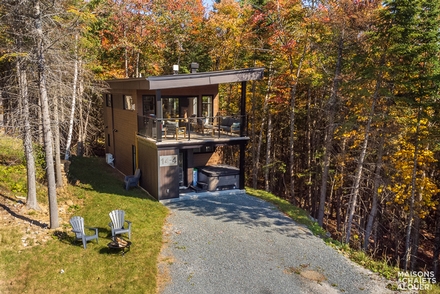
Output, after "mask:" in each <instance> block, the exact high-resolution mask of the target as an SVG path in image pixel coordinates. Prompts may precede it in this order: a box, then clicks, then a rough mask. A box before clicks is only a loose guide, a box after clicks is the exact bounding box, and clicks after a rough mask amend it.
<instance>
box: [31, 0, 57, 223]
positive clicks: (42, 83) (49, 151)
mask: <svg viewBox="0 0 440 294" xmlns="http://www.w3.org/2000/svg"><path fill="white" fill-rule="evenodd" d="M33 4H34V9H35V27H36V39H37V52H36V55H37V56H36V57H37V64H38V75H39V83H38V88H39V92H40V100H41V115H42V125H43V140H44V151H45V158H46V175H47V190H48V197H49V217H50V228H51V229H56V228H58V227H59V220H58V204H57V190H56V186H55V171H54V163H53V148H52V143H53V138H52V130H51V125H50V113H49V101H48V100H49V99H48V95H47V88H46V71H47V69H46V61H45V56H44V52H45V48H44V35H43V28H42V15H41V11H40V0H34V3H33Z"/></svg>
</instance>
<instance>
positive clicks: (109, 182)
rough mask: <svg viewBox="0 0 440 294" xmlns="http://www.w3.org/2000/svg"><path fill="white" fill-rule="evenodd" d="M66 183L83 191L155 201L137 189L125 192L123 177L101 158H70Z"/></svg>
mask: <svg viewBox="0 0 440 294" xmlns="http://www.w3.org/2000/svg"><path fill="white" fill-rule="evenodd" d="M68 181H69V183H70V184H71V185H73V186H80V187H81V188H82V189H84V190H89V191H96V192H99V193H107V194H114V195H119V196H126V197H134V198H142V199H149V200H153V201H156V200H155V199H154V198H153V197H152V196H151V195H149V194H148V193H147V192H145V191H143V190H142V189H139V188H131V189H130V190H128V191H126V190H125V185H124V175H123V174H122V173H120V172H119V171H118V170H117V169H114V168H112V167H111V166H110V165H108V164H107V163H106V162H105V158H101V157H87V158H84V157H74V156H73V157H72V158H71V164H70V167H69V172H68Z"/></svg>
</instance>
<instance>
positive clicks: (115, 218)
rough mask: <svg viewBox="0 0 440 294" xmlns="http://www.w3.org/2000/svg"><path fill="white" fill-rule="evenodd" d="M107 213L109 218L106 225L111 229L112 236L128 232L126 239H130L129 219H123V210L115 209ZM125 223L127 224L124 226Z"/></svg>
mask: <svg viewBox="0 0 440 294" xmlns="http://www.w3.org/2000/svg"><path fill="white" fill-rule="evenodd" d="M108 215H109V216H110V219H111V222H110V223H109V224H108V225H109V226H110V228H111V229H112V237H113V238H114V237H115V236H116V235H121V234H125V233H128V239H131V221H128V220H125V211H123V210H120V209H117V210H113V211H112V212H110V213H109V214H108ZM125 223H127V226H124V224H125Z"/></svg>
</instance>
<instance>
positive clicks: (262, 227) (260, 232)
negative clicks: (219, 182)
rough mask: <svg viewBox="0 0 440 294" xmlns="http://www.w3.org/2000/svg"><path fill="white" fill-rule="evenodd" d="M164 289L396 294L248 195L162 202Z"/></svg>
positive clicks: (171, 293)
mask: <svg viewBox="0 0 440 294" xmlns="http://www.w3.org/2000/svg"><path fill="white" fill-rule="evenodd" d="M164 204H165V205H166V206H167V207H168V208H169V209H170V210H171V214H170V216H169V217H168V225H167V227H166V229H165V235H166V237H165V238H166V239H168V242H167V245H166V246H165V247H164V249H163V250H162V253H161V258H162V260H165V262H162V263H161V265H160V267H159V270H160V271H161V272H162V273H163V272H165V273H167V275H168V276H169V281H168V283H167V284H166V285H165V286H164V287H162V288H163V289H162V291H161V293H163V294H177V293H179V294H180V293H182V294H183V293H191V294H195V293H222V294H224V293H277V294H278V293H289V294H291V293H327V294H330V293H356V294H358V293H375V294H376V293H392V292H391V291H389V290H387V289H386V288H385V285H386V281H383V280H382V279H379V278H378V277H377V276H376V275H374V274H372V273H370V272H369V271H367V270H365V269H363V268H361V267H359V266H357V265H356V264H354V263H353V262H351V261H350V260H348V259H347V258H345V257H344V256H342V255H341V254H339V253H338V252H336V251H335V250H334V249H332V248H330V247H329V246H327V245H325V244H324V242H323V241H322V240H321V239H320V238H317V237H315V236H313V235H312V234H311V233H310V231H309V230H308V229H306V228H304V227H302V226H300V225H298V224H296V223H295V222H293V221H292V220H291V219H290V218H288V217H286V216H285V215H284V214H282V213H280V212H279V211H278V210H277V209H276V208H275V207H274V206H272V205H271V204H269V203H267V202H265V201H263V200H260V199H258V198H255V197H253V196H249V195H246V194H245V193H243V192H242V193H238V194H237V195H220V196H213V197H204V198H199V199H197V200H185V201H179V202H171V203H164Z"/></svg>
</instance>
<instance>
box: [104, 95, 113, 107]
mask: <svg viewBox="0 0 440 294" xmlns="http://www.w3.org/2000/svg"><path fill="white" fill-rule="evenodd" d="M105 104H106V105H107V107H112V94H105Z"/></svg>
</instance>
